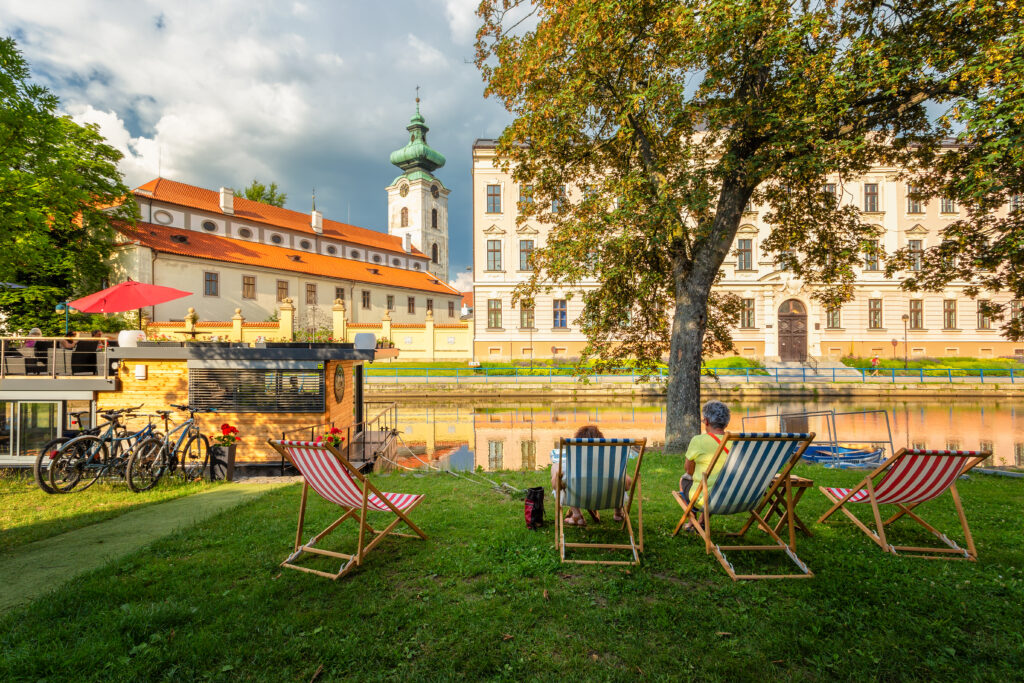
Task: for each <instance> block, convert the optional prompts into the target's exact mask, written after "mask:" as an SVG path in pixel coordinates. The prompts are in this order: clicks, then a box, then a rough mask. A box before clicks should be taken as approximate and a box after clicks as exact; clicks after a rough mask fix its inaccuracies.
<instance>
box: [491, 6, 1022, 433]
mask: <svg viewBox="0 0 1024 683" xmlns="http://www.w3.org/2000/svg"><path fill="white" fill-rule="evenodd" d="M479 14H480V16H481V18H482V20H483V26H482V27H481V29H480V31H479V33H478V42H477V59H476V61H477V65H478V66H479V67H480V69H481V70H482V73H483V77H484V80H485V82H486V93H487V95H489V96H491V97H495V98H497V99H499V100H500V101H501V102H502V103H503V104H504V105H505V106H506V108H507V109H508V110H509V111H510V112H511V113H512V115H513V116H514V117H515V118H514V120H513V121H512V123H511V124H510V125H509V126H508V127H507V128H506V129H505V131H504V132H503V133H502V135H501V138H500V140H499V143H498V149H497V153H498V157H499V160H500V161H501V163H503V164H504V165H505V167H506V168H511V169H512V172H513V177H514V178H515V180H516V181H517V182H519V183H521V184H523V185H530V186H532V199H533V201H532V202H527V203H524V204H523V205H522V215H521V217H520V220H522V221H527V220H538V219H539V220H544V221H549V222H551V223H552V226H553V227H552V230H551V232H550V234H549V236H548V238H547V243H546V244H545V245H544V246H542V247H540V248H538V249H536V250H535V251H534V252H533V255H532V261H531V264H532V265H533V267H534V268H535V273H536V274H535V276H534V278H533V279H532V280H531V281H530V282H529V283H527V284H526V285H524V286H522V287H520V288H519V289H518V291H517V297H518V298H519V299H521V300H530V299H532V297H533V296H534V295H535V293H536V292H537V291H541V290H544V289H548V288H551V287H558V288H559V289H560V290H563V289H564V288H575V287H577V286H579V285H580V284H581V283H584V282H586V281H587V280H589V279H595V280H596V282H597V286H596V287H593V288H588V289H587V291H586V292H585V293H584V294H583V295H582V296H583V301H584V303H585V309H584V313H583V316H582V318H581V321H580V325H581V327H582V329H583V330H584V332H585V333H586V335H587V340H588V348H587V350H586V351H585V352H584V357H585V358H589V357H594V356H596V357H599V358H600V359H602V361H604V362H609V363H615V362H618V361H619V359H621V358H628V357H632V358H636V359H637V360H638V361H639V362H641V363H642V364H644V365H645V366H646V367H648V368H651V369H653V368H654V367H656V365H657V363H658V362H659V361H661V360H662V359H663V358H664V356H666V355H668V356H669V364H670V367H671V369H672V376H671V379H670V383H669V411H668V419H667V422H666V425H667V426H666V433H667V443H668V447H669V448H670V449H673V450H675V449H680V448H682V447H684V446H685V444H686V442H687V441H688V439H689V437H690V436H691V435H692V434H693V433H696V431H697V429H699V423H698V419H697V418H698V412H697V411H698V407H699V384H698V382H699V368H700V361H701V355H702V350H703V352H704V355H708V354H707V351H708V348H707V347H708V346H709V344H710V346H712V347H715V346H717V347H718V348H717V351H718V352H721V351H722V350H725V349H727V348H729V346H730V340H729V339H728V337H727V335H726V333H727V331H728V327H729V326H730V325H731V323H732V322H734V321H735V314H736V312H737V305H738V304H737V301H735V298H734V297H733V298H729V299H727V298H725V297H719V296H717V295H716V294H715V293H714V292H713V291H712V287H713V285H714V284H715V281H716V278H718V277H719V275H720V272H721V271H720V269H721V266H722V264H723V263H724V262H725V260H726V258H727V257H728V256H729V255H730V251H731V249H732V244H733V242H734V239H735V237H736V233H737V230H738V228H739V226H740V223H741V220H742V216H743V212H744V207H745V206H746V205H747V203H748V202H753V203H755V204H757V205H759V206H761V207H766V209H767V210H766V211H765V214H764V218H765V220H766V221H767V222H768V223H769V224H770V225H772V229H771V231H770V232H769V233H768V234H767V235H763V236H761V237H760V239H759V241H760V244H761V247H762V249H763V251H764V252H765V253H767V254H769V255H773V256H774V258H775V260H776V263H777V264H778V265H779V266H780V267H781V268H785V269H787V270H789V271H791V272H792V273H794V274H795V275H796V276H798V277H799V278H800V279H801V280H802V281H804V282H805V283H807V284H808V285H810V286H812V287H813V288H814V296H815V297H816V298H817V299H819V300H820V301H821V302H822V303H823V304H824V305H825V306H826V307H830V306H835V305H837V304H839V303H841V302H843V301H846V300H849V299H850V297H851V296H852V293H853V282H854V278H855V275H856V272H857V270H858V268H859V266H860V265H861V260H862V253H863V252H864V251H865V249H867V248H869V245H870V243H871V240H873V239H875V238H876V237H877V236H878V228H876V227H874V226H873V225H872V223H871V221H870V220H866V219H862V217H861V215H860V213H859V212H858V211H857V210H855V209H853V208H852V207H848V206H847V207H845V208H844V207H841V206H839V205H838V204H837V203H836V202H835V200H834V197H832V196H826V195H825V193H823V191H822V189H823V186H824V184H825V183H826V181H828V180H829V179H830V178H834V177H836V176H838V177H839V178H840V179H846V178H855V177H857V176H858V175H860V174H862V173H864V172H865V171H866V170H868V169H869V168H871V167H873V166H876V165H881V166H892V167H895V168H905V169H909V171H908V172H910V173H924V172H925V171H926V170H927V169H928V168H931V167H933V166H935V165H936V164H937V163H938V161H939V157H940V156H941V160H942V163H941V164H938V165H939V166H940V167H941V168H943V169H945V168H951V169H955V170H964V169H974V168H975V167H976V166H979V167H980V166H984V167H985V169H987V170H989V171H990V173H995V171H996V170H998V172H999V173H1001V174H1003V175H997V176H996V177H995V178H994V179H993V178H992V177H991V175H974V174H963V173H960V174H958V173H956V172H954V171H949V172H948V173H947V175H948V176H949V177H951V178H953V177H955V178H957V182H958V183H959V184H960V188H961V190H962V191H963V192H965V193H969V194H970V195H971V196H972V197H973V198H974V199H975V201H976V202H978V203H980V202H981V198H990V199H992V200H993V201H995V200H996V199H997V198H998V197H999V195H1000V193H1003V194H1004V195H1005V191H1004V190H1003V189H1000V188H1002V186H1003V185H1005V184H1006V183H1007V179H1006V178H1004V175H1006V174H1017V175H1016V177H1018V178H1019V177H1020V175H1019V174H1020V173H1021V168H1024V159H1022V156H1021V151H1020V150H1021V149H1024V145H1020V144H1013V141H1014V140H1020V139H1021V138H1020V136H1021V134H1022V133H1021V130H1022V129H1024V126H1022V125H1021V124H1022V122H1024V97H1022V96H1020V92H1019V88H1020V87H1021V86H1020V82H1021V74H1022V71H1024V69H1022V68H1021V66H1022V62H1021V50H1022V29H1021V15H1020V12H1019V9H1017V8H1015V7H1014V3H1006V2H1003V1H1002V0H948V1H945V2H939V3H934V2H900V3H896V4H892V3H877V2H861V1H855V2H843V3H832V2H829V3H793V2H790V1H787V0H766V1H764V2H757V3H722V2H717V1H714V0H698V1H695V2H688V3H678V2H667V1H665V0H630V1H629V2H625V3H622V2H590V3H573V4H566V3H561V2H556V1H555V0H536V1H535V2H525V0H524V1H521V2H515V1H513V2H509V1H508V0H484V1H483V2H482V3H481V5H480V9H479ZM990 56H993V58H998V60H999V61H997V62H996V63H995V64H994V65H992V64H989V62H988V60H989V58H990ZM1004 59H1005V62H1004ZM1003 64H1005V66H1003V67H1002V71H1001V76H999V77H997V76H996V75H995V71H998V70H999V69H1000V65H1003ZM1000 79H1003V80H1000ZM1004 80H1005V81H1006V82H1008V83H1012V85H1008V86H1006V87H1003V83H1004ZM928 107H934V108H935V109H937V110H938V111H953V112H956V114H955V115H953V114H950V115H949V116H942V117H938V118H935V117H931V116H929V111H928ZM955 125H963V126H965V127H966V129H967V130H968V131H971V135H972V136H974V135H976V136H977V137H978V138H979V139H984V140H985V142H986V147H985V150H980V151H977V152H969V151H968V149H967V148H963V147H952V148H947V147H943V146H942V140H943V139H944V138H945V137H946V136H948V135H950V134H951V133H952V132H953V131H954V127H955ZM1014 127H1015V128H1014ZM976 128H977V132H976V133H975V132H974V131H975V129H976ZM1004 133H1005V134H1006V135H1007V137H1006V138H1004V137H1001V136H1002V135H1003V134H1004ZM990 135H994V137H992V138H991V139H989V138H988V137H986V136H990ZM971 139H973V138H970V137H969V138H968V141H970V140H971ZM972 149H973V148H972ZM986 150H987V151H988V152H989V153H990V154H994V153H995V152H996V150H999V154H998V155H997V156H998V164H997V163H995V162H992V163H989V162H988V161H987V160H988V159H989V157H987V156H985V157H980V158H979V156H978V155H984V154H985V151H986ZM940 153H941V154H940ZM972 160H973V161H972ZM963 164H966V166H964V165H963ZM972 218H973V217H972ZM1018 237H1019V236H1018ZM1021 244H1022V241H1021V239H1017V240H1016V241H1013V242H1012V245H1013V248H1015V249H1016V250H1017V251H1016V252H1015V254H1016V255H1015V257H1014V258H1015V259H1019V258H1021V256H1020V254H1021V253H1024V249H1021V248H1020V246H1021ZM959 246H960V247H961V248H964V245H963V244H962V242H961V244H960V245H959ZM1010 247H1011V245H1010V244H1006V245H1004V247H1003V248H1004V249H1009V248H1010ZM1014 263H1018V262H1017V261H1014ZM1017 272H1018V273H1020V272H1024V268H1020V267H1018V268H1017ZM708 337H710V340H708ZM713 350H715V349H713Z"/></svg>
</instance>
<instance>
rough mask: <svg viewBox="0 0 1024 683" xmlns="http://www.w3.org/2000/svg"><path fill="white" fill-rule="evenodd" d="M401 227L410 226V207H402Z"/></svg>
mask: <svg viewBox="0 0 1024 683" xmlns="http://www.w3.org/2000/svg"><path fill="white" fill-rule="evenodd" d="M401 227H403V228H408V227H409V209H406V208H404V207H403V208H402V222H401Z"/></svg>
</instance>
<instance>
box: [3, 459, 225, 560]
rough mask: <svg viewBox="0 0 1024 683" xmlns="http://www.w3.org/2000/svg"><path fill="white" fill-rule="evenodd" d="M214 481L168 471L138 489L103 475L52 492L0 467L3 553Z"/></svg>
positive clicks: (29, 478) (187, 491) (167, 498)
mask: <svg viewBox="0 0 1024 683" xmlns="http://www.w3.org/2000/svg"><path fill="white" fill-rule="evenodd" d="M209 486H211V484H209V483H188V484H186V483H184V482H183V481H181V480H180V479H178V478H176V477H167V478H166V479H161V481H160V483H159V484H158V485H157V486H156V487H155V488H153V489H151V490H149V491H146V492H144V493H132V492H131V491H129V490H128V486H127V484H124V483H122V482H118V483H107V482H103V481H98V482H96V483H95V484H93V485H92V486H91V487H90V488H88V489H86V490H85V491H81V492H72V493H69V494H66V495H50V494H47V493H43V492H42V491H41V490H39V488H38V487H37V486H36V485H35V484H34V483H33V482H32V479H31V475H29V477H28V478H26V477H25V476H23V475H22V474H20V473H16V472H14V471H12V470H4V471H2V472H0V553H5V552H9V551H10V550H11V549H12V548H15V547H17V546H19V545H23V544H25V543H31V542H32V541H38V540H41V539H43V538H49V537H50V536H56V535H57V534H61V533H64V532H65V531H71V530H72V529H78V528H80V527H83V526H85V525H87V524H94V523H96V522H101V521H103V520H105V519H110V518H112V517H117V516H118V515H120V514H123V513H124V512H127V511H128V510H131V509H134V508H138V507H142V506H144V505H150V504H152V503H158V502H161V501H165V500H171V499H173V498H180V497H181V496H188V495H191V494H193V493H195V492H197V491H201V490H202V489H204V488H208V487H209Z"/></svg>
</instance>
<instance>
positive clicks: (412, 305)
mask: <svg viewBox="0 0 1024 683" xmlns="http://www.w3.org/2000/svg"><path fill="white" fill-rule="evenodd" d="M405 309H406V310H407V311H408V312H409V314H410V315H412V314H414V313H416V297H414V296H410V297H409V298H408V299H407V300H406V302H405Z"/></svg>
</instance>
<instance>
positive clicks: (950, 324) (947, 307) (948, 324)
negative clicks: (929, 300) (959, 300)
mask: <svg viewBox="0 0 1024 683" xmlns="http://www.w3.org/2000/svg"><path fill="white" fill-rule="evenodd" d="M942 329H944V330H955V329H956V299H944V300H943V302H942Z"/></svg>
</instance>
